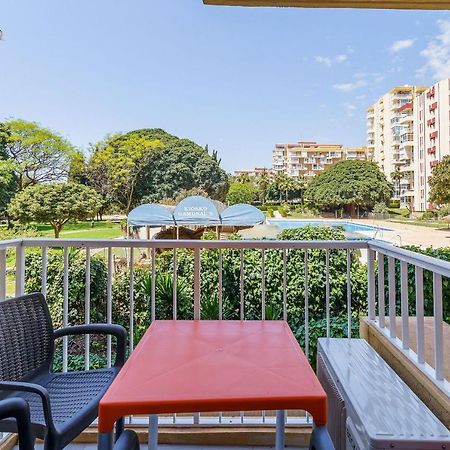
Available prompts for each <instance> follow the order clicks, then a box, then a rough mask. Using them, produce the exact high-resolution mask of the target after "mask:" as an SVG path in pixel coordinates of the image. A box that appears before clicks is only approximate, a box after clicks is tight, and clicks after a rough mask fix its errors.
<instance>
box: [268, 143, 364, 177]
mask: <svg viewBox="0 0 450 450" xmlns="http://www.w3.org/2000/svg"><path fill="white" fill-rule="evenodd" d="M346 159H360V160H367V159H371V153H370V152H369V150H368V149H367V147H357V148H345V147H343V146H342V145H340V144H318V143H317V142H313V141H311V142H296V143H292V144H276V145H275V148H274V149H273V150H272V162H273V171H274V172H275V173H276V172H285V173H287V174H288V175H289V176H291V177H298V176H305V177H307V178H311V177H314V176H315V175H317V174H318V173H321V172H323V171H324V170H325V169H327V168H328V167H331V166H332V165H333V164H336V163H337V162H339V161H344V160H346Z"/></svg>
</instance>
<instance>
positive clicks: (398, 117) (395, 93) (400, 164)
mask: <svg viewBox="0 0 450 450" xmlns="http://www.w3.org/2000/svg"><path fill="white" fill-rule="evenodd" d="M426 89H427V88H426V87H423V86H397V87H394V88H393V89H391V90H390V91H389V92H387V93H386V94H385V95H383V97H381V98H380V99H379V100H378V101H377V102H376V103H374V104H373V105H372V106H370V107H369V108H368V110H367V143H368V145H367V147H368V149H369V150H370V151H372V153H373V158H374V160H375V161H376V162H378V164H379V165H380V168H381V169H382V170H383V172H384V174H385V175H386V177H387V178H388V179H390V180H392V177H391V174H392V173H398V171H400V173H401V175H402V176H401V178H400V179H396V180H392V181H394V187H395V192H394V198H397V199H399V200H400V204H401V206H402V207H409V208H412V207H413V205H414V183H415V180H414V167H415V166H414V114H413V110H414V100H415V99H416V98H417V96H419V95H421V94H422V93H423V92H425V91H426Z"/></svg>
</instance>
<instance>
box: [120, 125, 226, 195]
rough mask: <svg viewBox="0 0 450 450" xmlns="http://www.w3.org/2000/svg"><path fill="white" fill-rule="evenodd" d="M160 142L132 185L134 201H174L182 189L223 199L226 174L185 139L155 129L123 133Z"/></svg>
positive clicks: (210, 158)
mask: <svg viewBox="0 0 450 450" xmlns="http://www.w3.org/2000/svg"><path fill="white" fill-rule="evenodd" d="M130 134H134V135H137V136H145V137H146V138H147V139H155V140H158V141H159V142H160V144H161V145H160V147H159V149H158V151H156V152H155V153H154V154H153V155H152V157H151V158H150V160H149V161H148V162H147V164H146V166H145V167H144V170H143V174H142V176H141V177H140V178H139V180H138V183H137V186H136V198H137V200H138V201H141V200H142V199H144V200H145V201H158V200H160V199H161V198H176V197H177V195H178V194H179V193H180V192H182V191H186V190H190V189H193V188H199V189H202V190H203V191H205V192H206V193H207V194H208V195H209V196H210V197H211V198H212V199H214V200H224V199H225V196H226V193H227V191H228V175H227V173H226V172H225V171H224V170H223V169H222V168H221V167H220V165H219V163H220V159H219V158H218V156H217V153H216V152H214V154H213V156H211V155H210V154H209V153H208V152H207V151H206V150H205V149H204V148H203V147H201V146H200V145H198V144H196V143H195V142H193V141H190V140H189V139H180V138H178V137H176V136H173V135H171V134H169V133H167V132H165V131H164V130H161V129H159V128H152V129H143V130H136V131H132V132H131V133H127V135H125V136H128V135H130Z"/></svg>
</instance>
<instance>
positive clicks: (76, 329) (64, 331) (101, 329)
mask: <svg viewBox="0 0 450 450" xmlns="http://www.w3.org/2000/svg"><path fill="white" fill-rule="evenodd" d="M79 334H105V335H108V334H109V335H112V336H115V337H116V338H117V348H116V360H115V362H114V366H115V367H122V366H123V365H124V364H125V353H126V345H127V332H126V330H125V328H124V327H122V326H121V325H115V324H109V323H92V324H89V325H74V326H72V327H67V328H61V329H59V330H56V331H55V332H54V333H53V335H54V337H55V339H57V338H60V337H63V336H75V335H79Z"/></svg>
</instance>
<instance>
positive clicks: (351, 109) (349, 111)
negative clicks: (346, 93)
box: [342, 103, 356, 117]
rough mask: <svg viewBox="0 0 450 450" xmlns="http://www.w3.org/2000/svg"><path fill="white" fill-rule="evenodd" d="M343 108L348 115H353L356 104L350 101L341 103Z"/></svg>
mask: <svg viewBox="0 0 450 450" xmlns="http://www.w3.org/2000/svg"><path fill="white" fill-rule="evenodd" d="M342 105H343V106H344V108H345V112H346V114H347V116H348V117H353V116H354V112H355V110H356V106H355V105H353V104H352V103H343V104H342Z"/></svg>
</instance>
